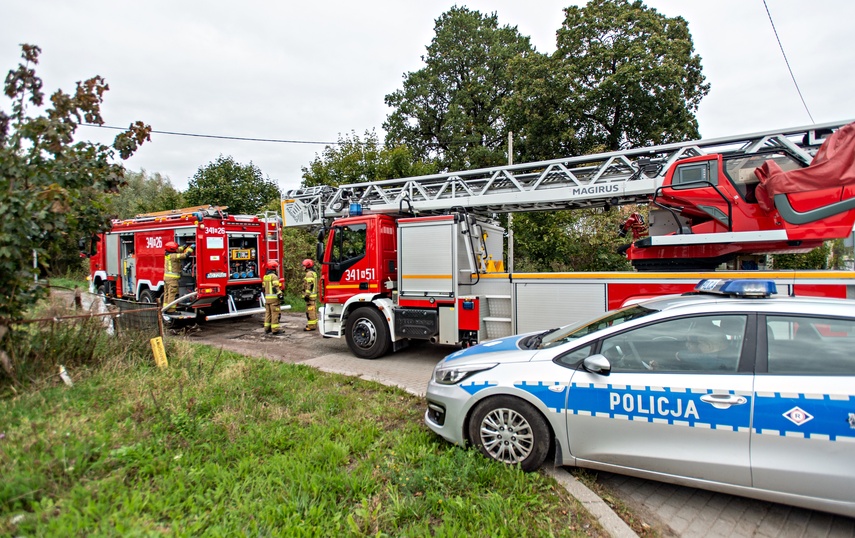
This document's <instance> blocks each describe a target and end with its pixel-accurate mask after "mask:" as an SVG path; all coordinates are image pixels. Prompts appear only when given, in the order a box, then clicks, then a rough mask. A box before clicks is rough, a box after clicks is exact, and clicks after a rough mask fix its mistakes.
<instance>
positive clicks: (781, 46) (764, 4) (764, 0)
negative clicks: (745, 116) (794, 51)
mask: <svg viewBox="0 0 855 538" xmlns="http://www.w3.org/2000/svg"><path fill="white" fill-rule="evenodd" d="M763 6H764V7H765V8H766V15H768V16H769V23H770V24H771V25H772V31H773V32H775V39H777V40H778V46H779V47H780V48H781V54H782V55H783V56H784V62H785V63H786V64H787V69H788V70H789V71H790V77H791V78H792V79H793V84H794V85H795V87H796V91H797V92H799V99H801V100H802V105H804V107H805V111H806V112H807V115H808V117H809V118H810V121H811V123H816V121H814V119H813V115H812V114H811V113H810V109H809V108H808V106H807V103H806V102H805V98H804V96H803V95H802V90H801V89H799V83H798V82H796V75H794V74H793V69H792V68H791V67H790V61H789V60H788V59H787V53H786V52H784V45H782V44H781V38H780V37H779V36H778V30H777V29H776V28H775V21H773V20H772V13H770V12H769V5H768V4H766V0H763Z"/></svg>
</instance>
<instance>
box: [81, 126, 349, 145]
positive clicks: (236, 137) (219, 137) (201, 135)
mask: <svg viewBox="0 0 855 538" xmlns="http://www.w3.org/2000/svg"><path fill="white" fill-rule="evenodd" d="M80 125H84V126H86V127H100V128H101V129H118V130H119V131H126V130H127V128H126V127H113V126H111V125H97V124H94V123H81V124H80ZM151 132H152V133H156V134H165V135H173V136H192V137H195V138H218V139H220V140H244V141H247V142H276V143H279V144H323V145H327V146H329V145H338V142H316V141H311V140H280V139H276V138H248V137H243V136H219V135H207V134H196V133H179V132H175V131H155V130H152V131H151Z"/></svg>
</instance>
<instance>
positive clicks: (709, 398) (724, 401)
mask: <svg viewBox="0 0 855 538" xmlns="http://www.w3.org/2000/svg"><path fill="white" fill-rule="evenodd" d="M701 401H702V402H706V403H708V404H710V405H712V406H713V407H715V408H716V409H727V408H728V407H730V406H731V405H742V404H744V403H746V402H747V401H748V398H746V397H745V396H737V395H735V394H704V395H703V396H701Z"/></svg>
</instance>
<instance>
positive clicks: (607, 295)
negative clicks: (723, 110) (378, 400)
mask: <svg viewBox="0 0 855 538" xmlns="http://www.w3.org/2000/svg"><path fill="white" fill-rule="evenodd" d="M847 123H848V122H836V123H828V124H820V125H812V126H807V127H797V128H793V129H786V130H777V131H771V132H762V133H753V134H748V135H741V136H734V137H724V138H717V139H710V140H700V141H692V142H679V143H673V144H665V145H660V146H654V147H648V148H639V149H628V150H622V151H614V152H608V153H600V154H595V155H586V156H579V157H571V158H567V159H556V160H550V161H542V162H536V163H528V164H519V165H509V166H500V167H494V168H487V169H480V170H472V171H466V172H455V173H448V174H437V175H431V176H421V177H415V178H404V179H394V180H386V181H377V182H366V183H358V184H352V185H344V186H340V187H337V188H333V187H313V188H306V189H299V190H296V191H291V192H289V193H288V194H287V195H286V199H284V200H283V202H282V214H283V218H284V223H285V226H323V231H322V232H321V233H320V234H319V244H318V255H317V256H318V259H319V260H320V261H321V263H320V273H321V274H320V288H321V289H320V300H321V304H322V306H321V308H320V309H319V326H320V329H321V332H322V333H323V335H324V336H325V337H335V338H339V337H342V336H343V337H345V338H346V340H347V343H348V345H349V347H350V349H351V351H352V352H353V353H354V354H355V355H357V356H359V357H363V358H369V359H373V358H377V357H380V356H382V355H383V354H385V353H386V352H388V351H389V350H390V349H392V350H398V349H400V348H402V347H404V346H406V345H407V343H408V342H409V341H410V340H419V339H421V340H430V341H431V342H434V343H440V344H447V345H457V346H467V345H471V344H474V343H477V342H481V341H484V340H489V339H494V338H498V337H501V336H506V335H509V334H513V333H518V332H525V331H531V330H542V329H545V328H550V327H555V326H558V325H562V324H566V323H570V322H572V321H575V320H577V319H581V318H583V317H586V316H589V315H592V314H596V313H599V312H604V311H606V310H609V309H611V308H616V307H619V306H621V305H623V304H625V303H626V302H628V301H633V300H640V299H643V298H647V297H652V296H657V295H662V294H667V293H681V292H684V291H690V290H691V289H692V288H693V286H694V284H696V283H697V282H698V280H700V279H701V278H710V277H712V278H739V277H743V278H745V277H749V278H750V277H755V278H756V277H761V276H762V277H763V278H765V279H772V280H775V281H776V283H777V285H778V287H779V289H781V290H784V292H786V293H795V294H802V295H819V296H832V297H852V298H855V275H853V274H852V273H847V272H834V271H803V272H798V271H776V272H766V271H764V272H763V273H762V274H761V273H758V272H757V271H753V272H743V271H729V272H715V273H710V272H711V271H713V270H715V268H716V267H717V266H719V265H721V264H722V263H723V262H726V261H729V260H733V259H735V258H736V257H737V256H741V255H746V254H765V253H781V252H806V251H809V250H811V249H812V248H815V247H816V246H819V245H821V244H822V242H823V241H824V240H828V239H834V238H839V237H847V236H849V234H851V232H852V227H853V223H855V203H853V202H855V190H853V186H852V185H849V186H843V187H839V186H838V187H830V188H829V191H834V192H826V191H825V190H823V189H818V188H814V189H812V190H810V191H807V192H801V193H797V194H796V195H795V196H790V195H785V197H788V200H785V201H784V202H783V203H782V202H781V201H780V200H778V198H777V197H776V198H774V202H773V203H774V204H777V206H776V207H773V208H772V209H771V210H766V209H762V208H760V207H759V205H758V203H757V200H756V196H755V191H756V190H758V189H759V180H758V179H757V175H755V174H754V169H755V168H757V167H760V166H761V165H763V163H767V162H770V161H771V162H772V163H773V164H776V165H777V168H776V169H781V170H783V171H789V170H795V171H802V170H808V169H810V168H811V166H809V165H811V162H812V161H813V159H814V155H816V154H817V152H818V151H819V150H820V147H821V146H822V144H823V142H824V140H825V139H826V138H829V139H830V138H832V133H836V132H838V131H842V130H843V129H842V128H843V126H844V125H846V124H847ZM850 127H851V126H850ZM847 128H848V127H847ZM853 128H855V127H853ZM835 189H836V191H835ZM811 196H813V197H814V198H813V199H812V198H811ZM627 204H650V213H649V223H643V219H640V218H638V216H637V215H636V216H634V218H635V225H634V226H632V227H631V228H632V231H633V234H634V241H633V242H632V243H631V244H630V245H628V247H627V249H626V255H627V257H628V259H630V260H631V262H632V263H633V265H634V266H635V268H636V269H637V270H638V271H637V272H606V273H509V272H505V270H504V262H503V248H504V241H503V237H504V229H502V228H501V227H500V226H498V225H497V223H496V222H495V220H494V217H495V215H496V214H498V213H510V212H523V211H550V210H559V209H579V208H609V207H615V206H622V205H627ZM778 207H780V209H778ZM330 222H331V223H330Z"/></svg>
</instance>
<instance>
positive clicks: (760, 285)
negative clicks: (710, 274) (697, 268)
mask: <svg viewBox="0 0 855 538" xmlns="http://www.w3.org/2000/svg"><path fill="white" fill-rule="evenodd" d="M695 291H696V292H697V293H710V294H714V295H728V296H731V297H769V296H770V295H772V294H775V293H778V288H777V286H775V283H774V282H772V281H771V280H748V279H732V280H725V279H720V278H705V279H704V280H701V281H700V282H698V285H697V286H695Z"/></svg>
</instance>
